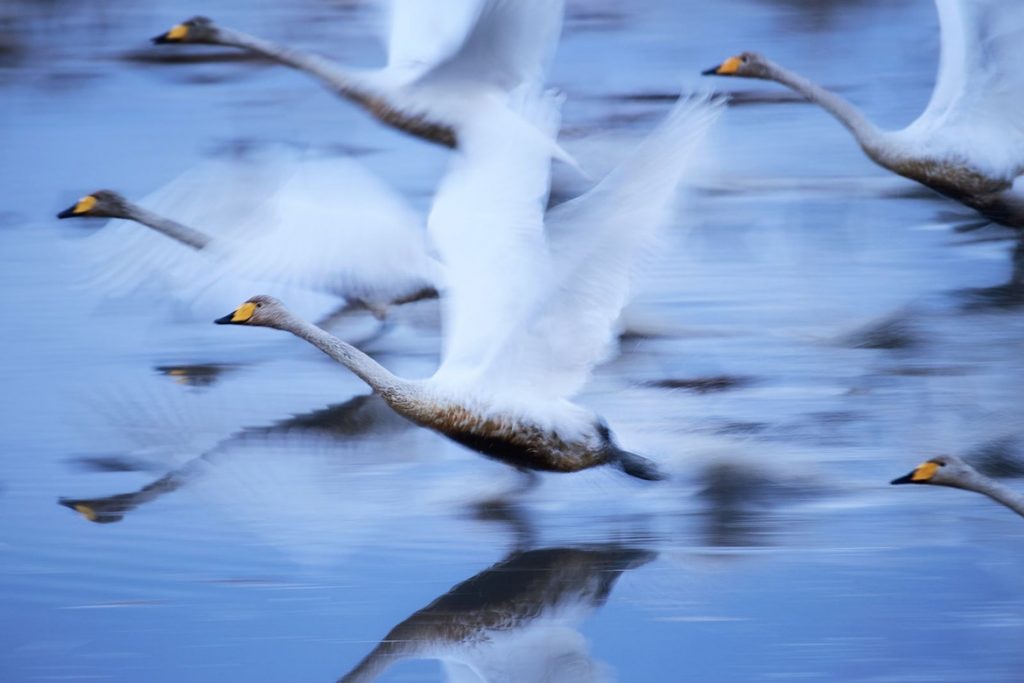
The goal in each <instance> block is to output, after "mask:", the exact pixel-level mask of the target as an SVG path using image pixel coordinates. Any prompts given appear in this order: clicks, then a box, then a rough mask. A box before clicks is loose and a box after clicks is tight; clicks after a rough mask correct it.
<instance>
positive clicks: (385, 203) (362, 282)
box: [212, 158, 440, 304]
mask: <svg viewBox="0 0 1024 683" xmlns="http://www.w3.org/2000/svg"><path fill="white" fill-rule="evenodd" d="M234 233H235V234H234V239H233V242H232V244H231V245H230V246H229V248H228V249H226V250H223V254H222V259H221V260H220V261H219V263H218V265H217V267H216V269H215V270H214V271H213V272H212V278H213V279H218V278H236V277H246V278H252V279H258V280H265V281H267V282H272V283H279V284H283V285H289V286H298V287H303V288H307V289H312V290H316V291H327V292H331V293H334V294H336V295H338V296H341V297H344V298H348V299H354V298H358V299H364V300H367V301H370V302H374V303H381V304H384V303H387V302H390V301H393V300H395V299H399V298H402V297H405V296H409V295H412V294H414V293H416V292H418V291H420V290H422V289H424V288H426V287H434V286H438V287H439V286H440V282H439V280H440V269H439V266H438V263H437V262H436V260H435V259H434V258H433V257H432V256H431V255H430V253H429V251H428V245H427V236H426V230H425V228H424V226H423V222H422V219H421V218H420V216H419V215H417V214H416V212H414V211H413V210H412V209H411V208H410V207H409V206H408V205H407V204H406V203H405V200H404V199H403V198H402V197H401V196H399V195H398V194H397V193H396V192H395V191H394V190H392V189H391V188H390V187H388V186H387V185H386V184H384V183H383V182H382V181H381V180H380V179H379V178H377V177H376V176H374V175H373V174H372V173H370V172H369V171H368V170H367V169H366V168H365V167H363V166H362V164H359V163H358V162H356V161H354V160H352V159H346V158H305V159H302V160H299V161H295V162H293V163H291V164H290V170H289V172H288V174H287V178H282V182H281V185H280V186H279V187H277V188H276V189H275V191H274V192H273V195H272V196H270V197H268V198H266V200H265V201H264V202H263V204H262V209H261V211H260V212H259V214H258V215H256V216H253V215H251V214H250V215H249V216H248V219H247V220H246V221H245V222H243V223H240V224H239V225H238V226H237V227H236V229H235V231H234Z"/></svg>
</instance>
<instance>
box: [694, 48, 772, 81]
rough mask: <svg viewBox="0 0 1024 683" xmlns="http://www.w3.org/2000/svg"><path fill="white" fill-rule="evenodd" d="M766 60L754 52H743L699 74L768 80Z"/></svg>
mask: <svg viewBox="0 0 1024 683" xmlns="http://www.w3.org/2000/svg"><path fill="white" fill-rule="evenodd" d="M769 72H770V68H769V64H768V60H767V59H765V58H764V57H762V56H761V55H759V54H757V53H756V52H743V53H740V54H738V55H736V56H734V57H729V59H727V60H725V61H724V62H722V63H721V64H719V65H718V66H713V67H711V68H710V69H706V70H704V71H702V72H701V74H703V75H704V76H740V77H743V78H769V77H770V74H769Z"/></svg>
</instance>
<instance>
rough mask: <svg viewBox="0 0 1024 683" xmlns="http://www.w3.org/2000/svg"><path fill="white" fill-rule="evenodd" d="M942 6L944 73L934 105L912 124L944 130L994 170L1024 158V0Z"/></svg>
mask: <svg viewBox="0 0 1024 683" xmlns="http://www.w3.org/2000/svg"><path fill="white" fill-rule="evenodd" d="M935 5H936V8H937V9H938V12H939V24H940V27H941V40H942V53H941V56H940V59H939V72H938V77H937V79H936V83H935V89H934V91H933V92H932V97H931V100H930V101H929V102H928V107H927V108H926V109H925V111H924V113H923V114H921V116H920V117H919V118H918V119H917V120H916V121H915V122H914V123H913V124H911V126H910V128H908V130H912V131H915V132H920V133H922V134H923V133H928V132H936V133H938V132H941V134H942V135H943V137H944V138H945V139H948V140H950V141H956V143H955V144H958V145H960V146H962V147H963V148H964V149H966V150H969V151H970V152H971V155H970V156H971V158H974V159H978V158H981V159H985V160H986V161H987V163H988V164H989V165H991V166H992V167H993V169H992V170H993V171H996V169H999V170H1002V171H1003V172H1005V171H1006V169H1008V168H1015V167H1017V166H1020V165H1022V164H1024V153H1022V152H1021V150H1022V149H1024V69H1022V68H1021V64H1022V63H1024V3H1020V2H1007V1H1006V0H935ZM1014 175H1016V174H1015V173H1014Z"/></svg>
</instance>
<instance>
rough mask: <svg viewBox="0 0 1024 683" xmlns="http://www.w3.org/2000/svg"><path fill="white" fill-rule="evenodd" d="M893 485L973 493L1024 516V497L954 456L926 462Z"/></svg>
mask: <svg viewBox="0 0 1024 683" xmlns="http://www.w3.org/2000/svg"><path fill="white" fill-rule="evenodd" d="M890 483H892V484H933V485H935V486H951V487H953V488H957V489H965V490H967V491H974V492H975V493H981V494H983V495H986V496H988V497H989V498H991V499H992V500H994V501H996V502H997V503H1002V504H1003V505H1005V506H1006V507H1008V508H1010V509H1011V510H1013V511H1014V512H1016V513H1017V514H1018V515H1021V516H1024V494H1021V493H1018V492H1017V491H1013V490H1012V489H1008V488H1006V487H1005V486H1003V485H1002V484H1000V483H999V482H997V481H995V480H994V479H991V478H989V477H986V476H985V475H984V474H982V473H981V472H979V471H978V470H976V469H974V468H973V467H971V466H970V465H969V464H967V463H966V462H965V461H963V460H961V459H960V458H958V457H956V456H955V455H940V456H938V457H935V458H932V459H930V460H927V461H925V462H923V463H921V464H920V465H918V466H917V467H915V468H914V470H913V471H912V472H910V473H909V474H905V475H903V476H902V477H897V478H896V479H893V480H892V481H891V482H890Z"/></svg>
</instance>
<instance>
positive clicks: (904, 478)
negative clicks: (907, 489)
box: [889, 472, 917, 484]
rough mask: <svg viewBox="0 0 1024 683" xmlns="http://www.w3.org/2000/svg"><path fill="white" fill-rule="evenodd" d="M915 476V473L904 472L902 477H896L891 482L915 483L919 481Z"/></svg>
mask: <svg viewBox="0 0 1024 683" xmlns="http://www.w3.org/2000/svg"><path fill="white" fill-rule="evenodd" d="M913 477H914V473H913V472H911V473H909V474H904V475H903V476H902V477H896V478H895V479H893V480H892V481H890V482H889V483H890V484H915V483H917V482H915V481H914V479H913Z"/></svg>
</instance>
